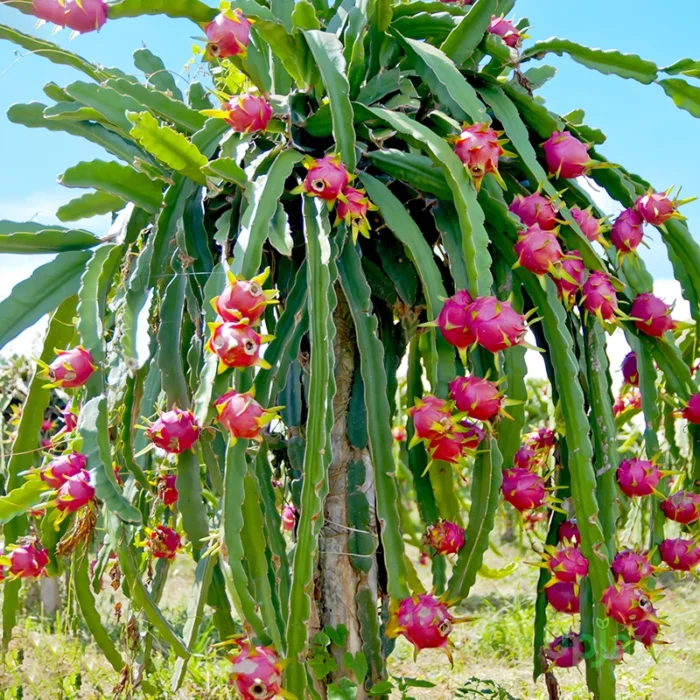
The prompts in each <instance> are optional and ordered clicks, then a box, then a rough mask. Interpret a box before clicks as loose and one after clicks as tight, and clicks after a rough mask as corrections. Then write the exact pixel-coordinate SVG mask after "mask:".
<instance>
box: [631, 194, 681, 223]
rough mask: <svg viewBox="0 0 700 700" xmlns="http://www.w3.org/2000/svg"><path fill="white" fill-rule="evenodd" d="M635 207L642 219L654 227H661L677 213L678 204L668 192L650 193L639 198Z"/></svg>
mask: <svg viewBox="0 0 700 700" xmlns="http://www.w3.org/2000/svg"><path fill="white" fill-rule="evenodd" d="M634 206H635V208H636V210H637V212H639V215H640V216H641V218H642V219H644V221H646V222H647V223H648V224H651V225H652V226H661V225H662V224H664V223H666V222H667V221H668V220H669V219H670V218H672V217H673V215H674V214H675V213H676V202H674V201H673V200H672V199H671V198H670V197H669V196H668V193H667V192H648V193H647V194H645V195H644V196H642V197H639V198H638V199H637V201H636V203H635V205H634Z"/></svg>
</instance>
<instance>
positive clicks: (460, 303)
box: [435, 290, 476, 350]
mask: <svg viewBox="0 0 700 700" xmlns="http://www.w3.org/2000/svg"><path fill="white" fill-rule="evenodd" d="M471 303H472V298H471V297H470V296H469V293H468V292H466V291H464V290H461V291H459V292H457V293H456V294H454V295H453V296H451V297H449V298H448V299H445V303H444V304H443V305H442V309H440V315H439V316H438V318H437V321H436V322H435V323H436V325H437V327H438V328H439V329H440V331H441V332H442V335H443V336H444V337H445V340H446V341H447V342H448V343H449V344H450V345H454V347H456V348H458V349H459V350H466V349H467V348H468V347H469V346H470V345H473V344H474V341H475V340H476V337H475V336H474V334H473V333H472V331H471V330H470V328H469V326H468V322H469V306H470V304H471Z"/></svg>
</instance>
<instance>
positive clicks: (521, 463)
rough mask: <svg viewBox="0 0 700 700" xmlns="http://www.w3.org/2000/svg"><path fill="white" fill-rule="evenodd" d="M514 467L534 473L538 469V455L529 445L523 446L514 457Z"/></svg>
mask: <svg viewBox="0 0 700 700" xmlns="http://www.w3.org/2000/svg"><path fill="white" fill-rule="evenodd" d="M513 466H514V467H517V468H518V469H529V470H530V471H533V470H534V469H536V468H537V455H536V454H535V452H534V451H533V450H531V449H530V448H529V447H528V446H527V445H523V446H522V447H521V448H520V449H519V450H518V451H517V452H516V453H515V455H514V456H513Z"/></svg>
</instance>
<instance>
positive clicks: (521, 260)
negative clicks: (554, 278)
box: [514, 226, 564, 275]
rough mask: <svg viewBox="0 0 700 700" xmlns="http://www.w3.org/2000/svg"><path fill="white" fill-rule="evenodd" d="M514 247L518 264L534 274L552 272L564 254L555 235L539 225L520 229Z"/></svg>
mask: <svg viewBox="0 0 700 700" xmlns="http://www.w3.org/2000/svg"><path fill="white" fill-rule="evenodd" d="M514 247H515V254H516V255H517V256H518V264H519V265H521V266H522V267H524V268H525V269H526V270H529V271H530V272H533V273H534V274H536V275H544V274H547V273H552V272H554V271H555V269H556V266H557V265H558V264H559V262H560V261H561V259H562V257H563V255H564V253H563V252H562V249H561V246H560V245H559V241H558V240H557V237H556V235H555V234H553V233H552V232H551V231H543V230H542V229H541V228H540V227H539V226H530V228H528V229H527V230H526V231H521V232H520V233H519V234H518V241H517V243H516V244H515V246H514Z"/></svg>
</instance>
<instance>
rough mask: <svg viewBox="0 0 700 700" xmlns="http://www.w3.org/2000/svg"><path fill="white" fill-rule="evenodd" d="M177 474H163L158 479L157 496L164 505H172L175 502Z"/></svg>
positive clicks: (176, 496)
mask: <svg viewBox="0 0 700 700" xmlns="http://www.w3.org/2000/svg"><path fill="white" fill-rule="evenodd" d="M176 484H177V474H164V475H163V476H161V477H160V479H158V487H157V488H158V498H160V500H161V501H163V503H164V504H165V505H166V506H172V505H174V504H175V503H177V498H178V495H179V494H178V491H177V486H176Z"/></svg>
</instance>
